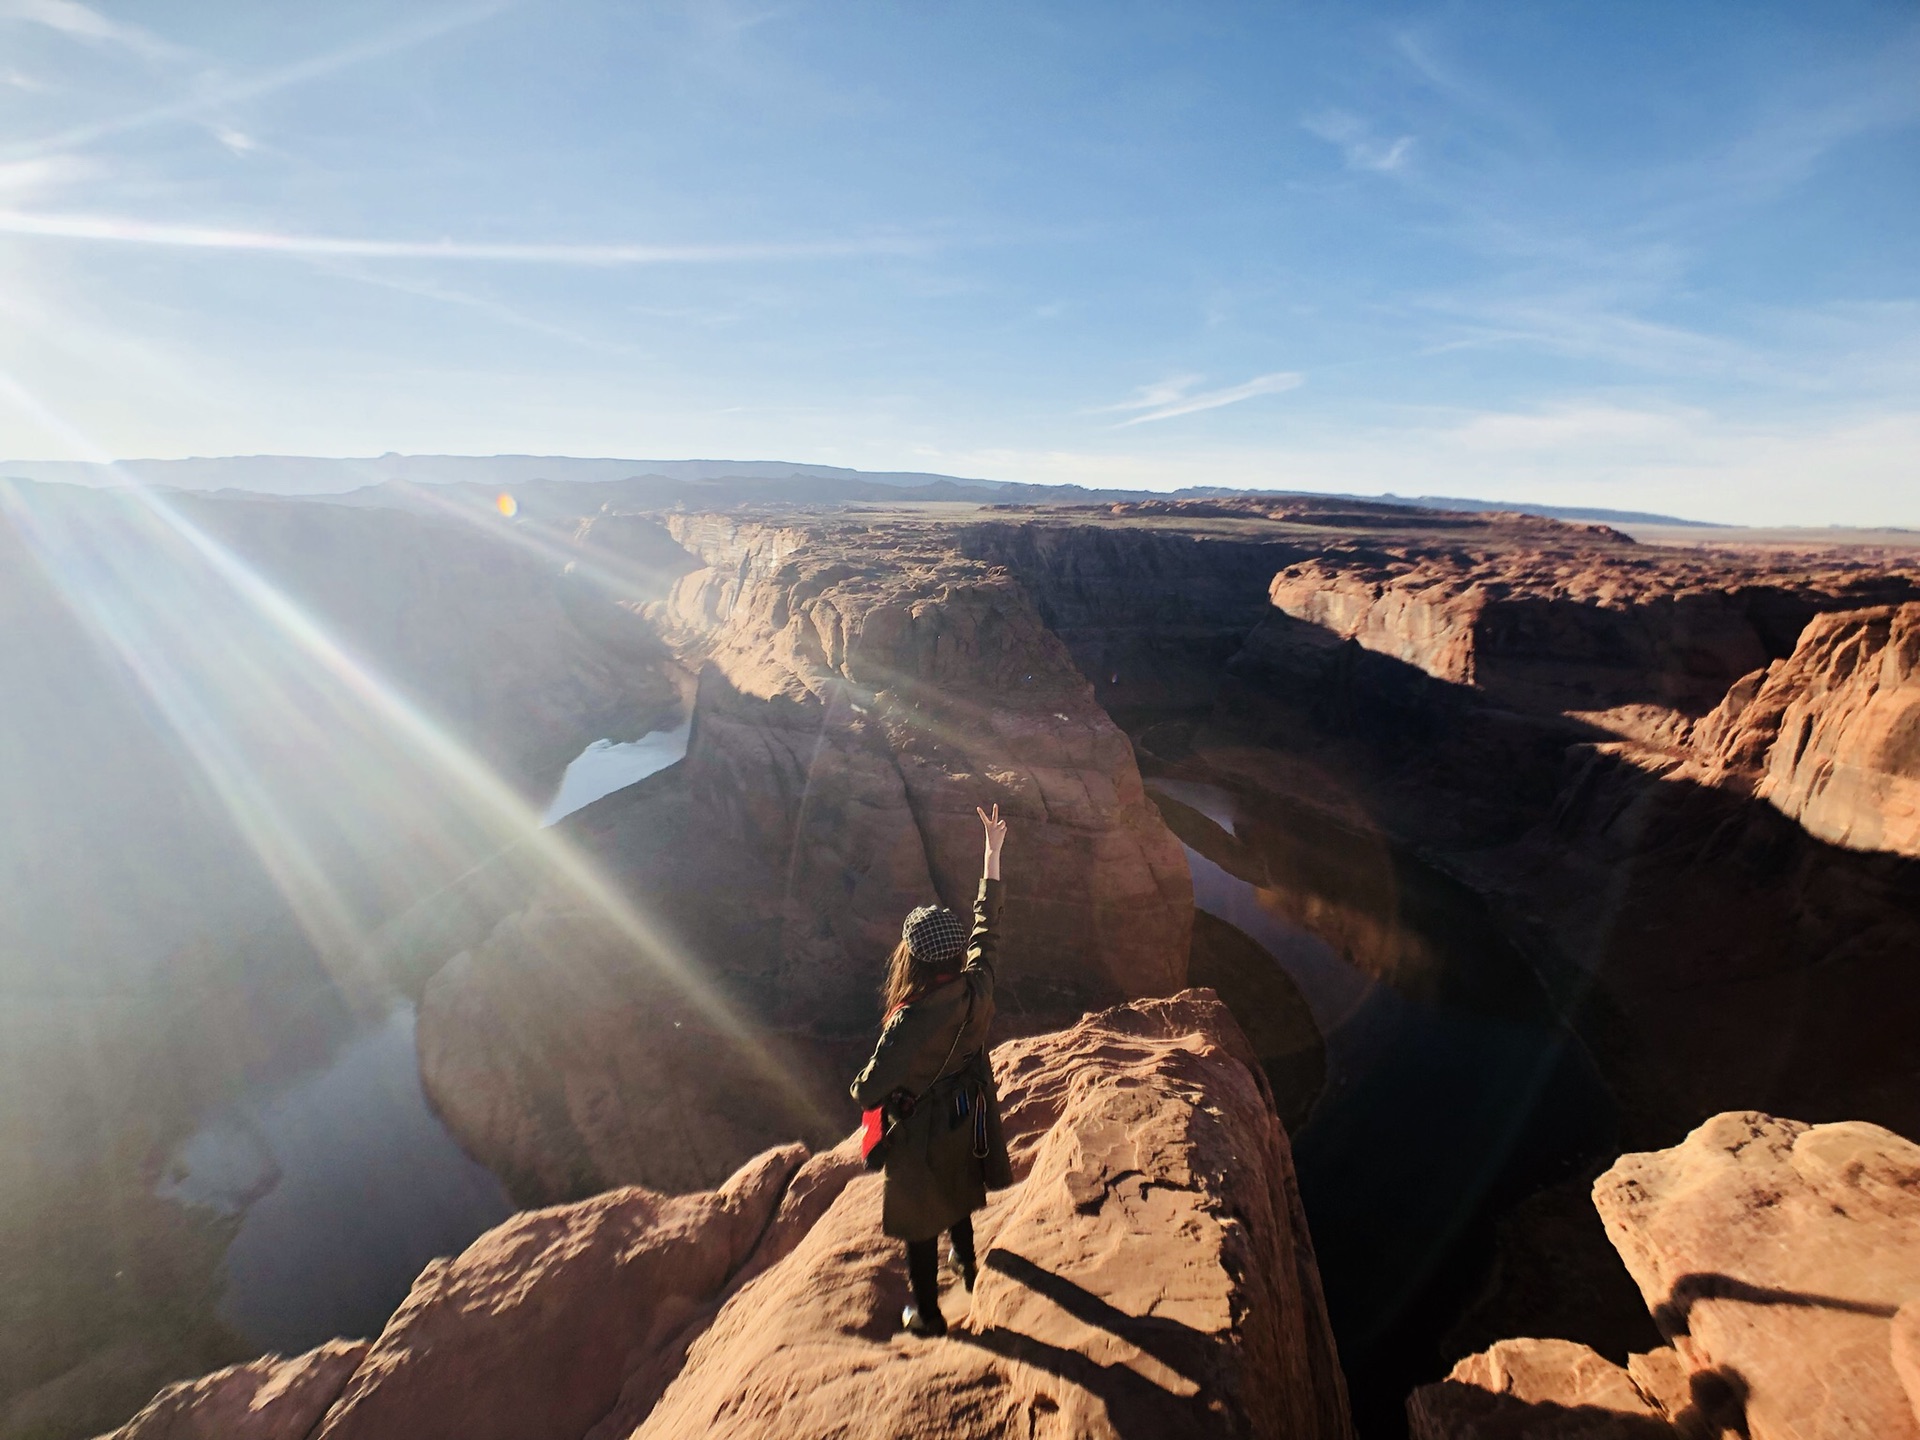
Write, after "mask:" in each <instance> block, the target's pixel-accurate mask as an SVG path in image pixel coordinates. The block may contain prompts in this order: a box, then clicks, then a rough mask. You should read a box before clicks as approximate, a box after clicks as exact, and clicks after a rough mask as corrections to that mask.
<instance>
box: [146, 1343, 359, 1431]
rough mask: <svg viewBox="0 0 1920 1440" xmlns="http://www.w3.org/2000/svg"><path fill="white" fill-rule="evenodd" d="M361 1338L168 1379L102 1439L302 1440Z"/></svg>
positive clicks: (330, 1399) (355, 1360)
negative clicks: (144, 1404)
mask: <svg viewBox="0 0 1920 1440" xmlns="http://www.w3.org/2000/svg"><path fill="white" fill-rule="evenodd" d="M369 1348H370V1347H369V1346H368V1344H367V1342H366V1341H364V1340H333V1341H329V1342H328V1343H327V1344H325V1345H322V1346H320V1347H319V1348H318V1349H315V1350H309V1351H308V1352H307V1353H306V1354H304V1355H296V1356H294V1357H293V1358H292V1359H291V1360H283V1359H282V1358H281V1357H280V1356H278V1355H268V1356H266V1357H264V1358H262V1359H259V1360H253V1361H249V1362H248V1363H247V1364H245V1365H232V1366H229V1367H228V1368H227V1369H225V1370H216V1371H215V1372H214V1373H213V1374H211V1375H203V1376H201V1377H200V1378H199V1379H198V1380H183V1381H181V1382H180V1383H179V1384H177V1385H169V1386H168V1387H167V1388H166V1389H164V1390H162V1391H161V1392H160V1393H159V1394H158V1395H156V1396H154V1398H153V1402H152V1403H151V1404H150V1405H148V1406H147V1407H146V1408H145V1409H144V1410H142V1411H141V1412H140V1413H139V1414H138V1415H136V1416H134V1417H133V1419H131V1420H129V1421H128V1422H127V1423H126V1424H125V1425H122V1426H121V1427H120V1428H119V1429H118V1430H116V1431H114V1432H113V1434H112V1436H111V1437H109V1440H307V1437H308V1436H309V1435H311V1434H312V1433H313V1429H314V1426H316V1425H317V1424H319V1422H320V1419H321V1417H322V1416H324V1415H325V1414H326V1413H327V1411H328V1409H329V1408H330V1407H331V1406H332V1405H333V1403H334V1401H335V1400H337V1399H338V1398H339V1396H340V1392H341V1390H343V1389H344V1388H345V1387H346V1384H347V1381H348V1380H349V1379H351V1378H352V1377H353V1375H354V1373H355V1372H356V1371H357V1370H358V1369H359V1368H360V1366H361V1365H362V1363H363V1362H364V1361H365V1360H366V1358H367V1351H368V1349H369Z"/></svg>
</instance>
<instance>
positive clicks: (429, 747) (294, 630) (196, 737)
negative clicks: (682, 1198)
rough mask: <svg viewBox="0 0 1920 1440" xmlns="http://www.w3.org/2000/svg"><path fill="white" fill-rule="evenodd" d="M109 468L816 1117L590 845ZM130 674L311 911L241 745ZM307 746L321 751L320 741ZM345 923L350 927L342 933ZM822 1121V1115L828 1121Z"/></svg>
mask: <svg viewBox="0 0 1920 1440" xmlns="http://www.w3.org/2000/svg"><path fill="white" fill-rule="evenodd" d="M0 395H4V396H6V397H7V398H9V399H11V400H12V401H13V402H14V403H15V404H17V405H20V406H21V407H22V408H24V409H27V410H29V411H30V412H31V413H33V414H35V415H36V416H37V417H38V418H39V419H40V421H41V423H42V424H44V425H45V426H47V427H48V428H49V429H50V430H52V431H53V432H54V433H57V434H60V435H61V436H62V437H63V438H65V439H67V440H68V442H69V444H70V445H72V447H73V448H74V449H76V450H78V451H79V452H81V453H83V454H88V455H94V456H98V455H99V451H98V450H97V448H96V447H94V446H92V445H91V444H90V443H88V442H87V441H86V439H85V437H84V436H82V435H80V434H79V433H78V432H77V431H75V430H73V429H72V427H70V426H68V425H66V424H65V422H64V421H62V420H61V419H60V418H59V417H58V416H56V415H54V414H52V413H51V412H49V411H48V410H46V408H45V407H44V406H42V405H40V404H39V402H38V401H37V400H36V399H35V398H34V397H33V396H32V395H31V394H30V393H29V392H28V391H27V390H26V389H25V388H24V387H23V386H21V385H20V384H19V383H18V382H17V381H16V380H15V379H13V377H11V376H8V375H6V374H4V373H0ZM99 463H103V464H108V465H112V462H111V461H108V460H105V459H104V458H101V459H100V460H99ZM113 468H114V472H115V474H116V478H118V479H120V480H121V481H122V483H123V486H124V488H123V489H122V490H120V491H118V492H116V494H115V496H114V497H112V499H113V501H114V502H116V503H117V502H119V501H122V500H125V501H130V502H132V503H133V504H134V505H135V506H137V507H138V509H139V511H140V512H141V514H143V515H144V516H146V517H148V518H149V519H150V520H151V521H152V522H153V523H154V524H155V525H156V526H157V527H158V528H159V531H160V533H161V534H162V535H163V536H164V537H165V538H166V539H167V540H168V541H169V542H170V543H171V545H172V546H173V547H174V550H175V553H181V552H185V553H188V554H191V555H192V556H194V557H196V558H197V559H198V560H199V561H200V562H202V564H203V565H204V566H205V567H206V569H207V571H208V572H209V573H210V574H211V575H213V576H215V577H217V578H218V579H219V580H220V581H221V582H222V584H223V587H224V589H225V590H226V591H227V592H228V593H229V595H230V596H231V597H232V598H233V599H237V600H239V601H241V602H242V603H243V605H244V611H243V612H242V613H246V614H248V615H250V616H252V617H256V618H257V619H259V620H260V621H262V622H264V623H265V625H266V626H267V627H268V628H269V629H270V630H271V631H272V632H273V633H274V635H275V636H276V637H277V639H278V640H279V641H280V642H282V643H283V644H286V645H291V647H292V648H293V652H294V653H295V654H296V655H297V656H298V657H299V658H300V659H302V660H303V661H304V662H305V663H306V665H307V666H309V667H311V669H312V671H313V672H314V673H315V674H317V675H318V676H322V677H325V679H326V680H327V681H329V682H330V684H331V685H332V686H333V687H334V688H335V689H337V691H338V693H339V694H340V695H341V696H343V697H345V698H347V699H349V700H351V701H352V702H355V704H356V705H357V707H358V708H359V709H361V710H362V711H363V712H364V713H365V714H366V715H368V716H370V717H371V718H372V719H373V720H374V721H376V722H377V723H378V725H379V727H380V729H381V731H382V732H383V733H384V734H386V735H388V736H391V737H394V738H397V739H398V740H400V741H401V742H402V743H403V746H404V748H405V750H406V751H407V752H408V753H409V754H410V755H411V756H412V757H413V758H414V759H415V760H417V761H418V762H419V763H421V764H422V765H423V766H424V767H425V768H426V769H427V771H428V772H429V773H430V774H432V775H435V776H437V777H438V779H439V780H440V781H441V782H442V783H444V784H445V785H446V786H447V787H448V788H449V790H450V793H451V795H452V796H453V798H454V799H455V800H456V801H457V802H458V803H459V804H460V805H461V807H462V809H463V812H464V815H465V817H466V819H467V820H468V821H469V822H470V823H472V824H474V825H476V826H477V828H479V829H480V830H482V831H483V832H484V833H492V834H494V835H496V836H500V837H502V838H503V839H510V838H513V837H518V839H519V842H520V843H522V844H524V845H525V847H526V849H527V851H528V853H529V854H530V855H532V856H533V857H534V858H535V859H536V861H537V862H538V864H539V867H540V871H541V873H542V875H543V876H544V877H545V878H547V879H549V880H551V881H553V882H554V883H555V884H557V885H558V886H559V887H560V889H561V891H562V892H563V893H564V894H566V895H568V896H569V897H570V898H571V899H572V900H573V902H574V903H576V904H579V905H581V906H582V907H583V908H584V909H585V910H586V911H587V912H588V913H590V914H592V915H594V916H595V917H596V918H597V919H599V920H601V921H603V922H605V923H607V924H609V925H610V926H612V928H613V929H614V930H615V931H616V932H617V933H618V934H619V935H620V937H621V938H622V939H624V940H625V941H627V942H628V943H629V944H631V945H632V946H633V947H634V948H635V950H636V951H637V952H638V953H639V954H640V955H641V956H643V957H644V958H645V959H646V960H647V961H648V962H649V963H651V964H652V965H653V966H655V967H656V968H657V969H658V970H659V972H660V973H661V974H662V975H663V976H664V977H665V978H666V979H668V980H669V982H670V983H672V984H673V985H674V987H675V988H676V989H677V990H678V991H679V992H680V993H681V994H682V995H683V996H684V997H685V998H686V999H687V1001H688V1002H689V1003H690V1004H691V1005H692V1007H693V1008H694V1009H695V1010H696V1011H697V1012H698V1013H699V1014H700V1015H701V1016H702V1017H703V1018H704V1019H706V1020H707V1021H708V1022H709V1023H711V1024H712V1025H713V1026H714V1027H715V1028H716V1029H717V1030H718V1031H719V1032H720V1033H721V1034H722V1035H723V1036H724V1037H725V1038H726V1039H727V1040H729V1041H731V1042H732V1043H733V1044H734V1045H735V1046H736V1048H737V1049H738V1051H739V1053H740V1054H741V1056H742V1057H743V1058H745V1059H746V1061H747V1062H748V1063H749V1064H750V1065H751V1066H753V1067H754V1068H755V1069H756V1071H757V1072H758V1073H759V1074H760V1075H761V1077H762V1078H763V1079H764V1080H766V1081H767V1082H768V1083H769V1084H771V1085H775V1086H777V1087H778V1088H779V1089H780V1090H782V1091H783V1092H785V1093H786V1094H788V1095H789V1097H790V1098H791V1099H792V1100H793V1101H794V1102H795V1103H796V1105H797V1107H798V1108H799V1109H800V1110H801V1112H802V1113H804V1114H807V1115H809V1116H810V1117H811V1118H814V1119H815V1120H816V1121H825V1117H824V1116H822V1115H821V1112H820V1111H819V1110H818V1108H817V1106H816V1105H815V1104H814V1102H813V1100H812V1097H811V1096H809V1095H808V1094H807V1093H806V1092H805V1090H804V1088H803V1087H802V1086H801V1085H800V1084H799V1083H798V1082H797V1081H796V1079H795V1077H794V1076H793V1075H792V1074H791V1073H789V1072H788V1071H787V1070H785V1069H784V1068H782V1067H780V1066H779V1065H778V1064H776V1063H775V1062H774V1060H773V1058H772V1057H771V1056H770V1055H768V1054H767V1053H766V1050H765V1048H764V1045H763V1041H762V1037H760V1036H758V1035H757V1034H756V1033H755V1031H754V1029H753V1028H752V1027H751V1026H749V1025H748V1024H747V1023H746V1022H745V1021H743V1020H742V1019H741V1018H740V1017H739V1016H738V1015H736V1014H735V1012H734V1010H733V1008H732V1006H731V1005H730V1004H729V1003H728V1002H727V1001H726V999H725V998H724V997H723V996H722V995H721V994H720V993H719V992H718V991H717V990H716V989H715V987H714V986H713V985H712V984H711V983H709V982H708V981H707V980H706V978H705V977H704V976H702V975H701V974H700V973H699V971H698V970H697V968H696V967H695V965H694V964H693V963H692V962H691V961H690V960H689V959H688V958H687V957H686V956H685V955H683V954H682V953H681V952H680V950H679V947H678V946H677V945H676V944H675V943H673V941H672V940H671V939H670V938H669V937H668V936H666V935H665V934H664V933H662V932H661V930H660V929H659V928H658V927H657V926H656V925H654V924H652V923H651V922H650V921H649V920H648V919H647V918H646V917H644V916H643V915H641V914H640V913H639V911H638V910H636V909H635V907H634V906H633V905H632V904H631V903H630V902H629V901H628V900H627V898H626V897H625V896H624V895H623V894H621V893H620V891H619V890H618V889H617V888H616V887H615V886H614V885H613V884H612V883H611V882H610V881H609V880H608V879H607V878H606V877H605V876H603V875H602V874H601V873H600V871H599V869H598V867H597V866H596V865H595V864H594V863H593V862H592V861H591V859H590V858H589V857H588V856H586V855H585V854H584V853H583V852H581V851H580V850H579V849H578V848H577V847H575V846H573V845H572V844H570V843H569V842H567V841H566V840H565V838H564V837H563V836H562V835H561V834H559V833H558V832H556V831H555V830H554V829H551V828H544V827H542V826H541V825H540V823H539V821H540V816H539V813H538V812H537V811H536V810H534V809H533V808H532V807H531V806H529V805H528V804H527V803H526V802H525V801H524V800H523V799H521V797H520V796H519V795H518V794H517V793H516V792H515V791H514V790H513V788H512V787H511V786H509V785H508V784H507V783H506V782H505V781H503V780H502V779H501V778H500V777H499V776H498V775H496V774H495V773H494V772H493V771H492V770H491V768H490V767H488V766H487V765H486V763H485V762H484V761H482V760H481V759H479V757H478V756H476V755H474V754H473V753H472V752H470V751H469V750H467V749H466V747H465V746H463V745H462V744H461V743H460V742H459V741H457V740H456V739H455V738H454V737H453V736H452V735H451V734H450V733H448V732H447V731H446V730H445V729H443V728H442V727H441V726H440V725H439V724H438V723H436V722H435V721H433V720H432V719H430V718H429V717H428V716H427V715H426V714H425V712H424V711H422V710H421V709H419V708H418V707H417V706H415V705H414V704H413V703H412V702H410V701H408V700H407V699H406V698H405V697H403V696H402V695H401V694H400V693H399V692H398V691H397V690H396V689H394V688H393V687H392V686H391V685H390V684H388V683H387V682H386V681H384V680H383V679H382V678H381V677H380V676H378V675H377V674H376V673H375V672H374V671H373V670H372V669H371V668H369V667H368V666H366V665H364V664H362V663H360V662H359V661H357V660H356V659H355V658H354V657H353V656H352V655H350V654H349V653H348V652H347V651H346V650H345V649H344V648H343V647H342V646H341V645H340V644H339V643H338V642H337V641H335V640H334V639H333V638H332V636H331V635H329V634H328V633H327V631H326V630H325V629H324V628H323V627H322V626H321V625H320V624H319V623H318V622H317V621H316V620H315V619H314V618H313V617H312V616H310V615H308V614H307V613H306V611H305V610H303V609H302V608H301V607H300V606H299V605H298V604H296V603H295V602H294V601H293V600H292V599H291V598H290V597H289V596H287V595H286V594H284V593H283V592H281V591H280V590H279V589H278V588H277V587H275V586H274V585H273V584H271V583H270V582H269V581H268V580H267V579H266V578H265V577H264V576H263V575H261V574H260V573H259V572H258V571H257V570H256V569H254V568H253V567H252V566H251V565H249V564H247V563H246V562H245V561H244V560H242V559H241V558H240V557H239V556H238V555H236V554H235V553H233V552H232V551H231V550H229V549H227V548H226V547H225V546H224V545H222V544H220V543H219V542H218V541H217V540H215V539H214V538H213V537H212V536H211V535H209V534H207V533H206V532H205V531H204V530H202V529H200V528H199V527H198V526H196V525H194V524H193V523H192V522H191V521H189V520H188V519H187V518H186V517H185V516H184V515H182V514H181V513H180V512H179V511H178V510H177V508H176V507H175V506H173V505H172V504H170V503H168V501H167V500H166V499H165V498H163V497H162V496H161V495H159V494H157V493H156V492H154V491H153V490H152V489H150V488H149V487H148V486H147V485H146V484H145V483H144V482H142V481H141V480H140V479H139V478H138V477H137V476H135V475H134V474H132V473H131V472H128V471H124V470H120V469H119V467H117V466H114V467H113ZM103 498H104V497H103ZM23 533H25V534H26V535H27V536H28V538H29V539H30V540H31V539H32V538H33V531H32V529H31V528H29V529H28V530H27V531H25V532H23ZM72 559H73V555H72V553H71V551H70V549H69V551H67V552H49V553H48V554H47V557H46V560H45V561H44V562H43V563H48V565H49V574H50V576H51V578H52V579H53V580H54V582H55V583H56V585H58V586H59V587H60V589H61V591H62V593H63V595H64V597H65V598H66V599H67V601H68V603H69V604H70V605H72V606H74V608H75V613H76V614H77V615H79V616H80V617H81V618H82V619H83V621H86V622H87V623H88V624H89V627H90V628H91V629H92V630H93V631H94V632H95V633H97V634H99V635H100V636H101V638H102V639H103V640H104V641H105V642H106V643H107V644H108V646H109V647H110V648H111V649H112V650H113V651H114V652H115V653H117V654H119V655H121V656H122V657H123V658H132V659H133V660H135V661H136V662H140V661H142V660H143V657H141V656H140V655H139V654H138V653H137V652H138V649H139V647H140V645H141V643H143V640H144V637H142V636H140V635H139V634H138V633H137V632H130V631H129V629H128V627H127V625H126V623H125V620H124V617H123V616H121V615H119V614H117V613H113V612H112V611H110V610H109V611H103V610H102V608H101V606H102V604H103V603H104V601H103V599H102V596H100V595H89V594H88V593H86V591H85V585H86V582H87V580H88V579H90V578H92V577H91V576H90V575H89V572H88V571H87V569H86V568H85V567H80V568H77V569H76V568H74V567H73V566H72V565H71V564H69V565H67V566H66V567H65V568H62V566H61V564H60V561H62V560H67V561H69V562H70V561H71V560H72ZM229 604H230V602H229ZM216 613H217V612H216ZM209 618H210V617H209ZM229 623H231V622H230V621H229ZM135 675H136V678H139V679H141V681H142V683H143V684H145V683H148V682H150V681H151V682H153V683H155V684H158V685H159V687H160V688H159V690H158V691H157V692H155V698H156V700H157V701H158V702H160V703H161V706H162V711H163V714H165V715H166V717H167V719H168V720H169V723H170V724H173V725H175V726H176V727H186V728H184V729H182V731H181V734H182V738H183V740H185V741H186V742H187V743H188V745H189V746H190V748H191V749H192V753H193V754H194V755H195V758H196V759H197V760H199V761H201V762H202V763H203V764H206V765H209V766H211V767H213V771H212V772H210V773H213V778H214V781H215V784H216V786H217V788H218V792H219V793H220V795H221V797H222V799H223V801H224V802H227V803H229V804H230V805H233V806H236V807H238V808H237V809H236V810H235V819H236V821H237V822H238V823H240V824H241V826H242V828H243V833H244V834H245V835H246V836H247V837H248V838H249V840H250V841H252V840H256V839H257V840H258V841H259V843H260V844H261V845H263V846H264V847H265V852H266V853H263V855H262V859H263V861H264V862H266V863H268V864H269V865H270V867H273V873H274V875H275V878H276V879H277V880H278V879H284V880H285V881H286V883H287V884H288V885H290V886H292V887H294V893H295V895H297V896H298V898H299V903H300V905H302V906H304V907H306V908H307V909H308V910H309V911H312V909H313V907H314V906H315V904H316V903H319V902H317V901H316V896H322V897H324V896H325V895H326V894H327V893H328V889H329V887H328V885H327V883H326V880H325V877H324V875H321V876H320V878H319V880H318V881H317V882H314V881H313V880H312V876H311V875H310V873H309V871H308V869H307V868H306V867H305V866H303V865H302V864H301V863H300V862H299V859H298V850H297V848H296V849H293V850H290V851H287V852H285V853H283V852H282V850H281V848H280V846H281V841H282V838H283V832H281V831H279V830H277V829H276V819H277V817H276V816H275V815H274V814H273V813H272V811H271V809H264V810H263V809H258V808H254V802H255V800H256V798H257V794H256V790H255V788H254V786H253V785H252V784H251V783H250V782H249V780H248V779H247V778H246V776H245V775H244V771H245V768H246V762H245V759H244V757H238V758H236V757H234V756H232V755H230V754H228V753H226V752H225V751H224V750H223V749H221V748H220V747H219V746H218V745H216V744H213V743H211V742H210V741H209V740H208V738H207V735H208V733H217V732H218V728H219V727H218V725H217V724H216V725H214V726H213V727H212V730H211V732H209V731H203V730H202V729H200V728H198V727H200V726H201V725H203V724H204V723H205V720H206V717H205V716H204V715H202V714H201V713H199V712H197V711H196V710H195V709H194V708H193V707H192V706H190V705H187V704H184V703H183V702H182V698H181V696H180V693H179V688H180V687H179V685H178V684H177V681H176V677H175V676H173V675H172V674H170V673H168V672H167V671H166V670H165V669H164V668H162V669H156V668H155V667H154V665H153V664H152V663H137V664H136V667H135ZM316 753H317V754H325V753H326V752H325V748H324V744H323V746H322V748H321V749H319V750H318V751H317V752H316ZM309 883H313V884H314V885H315V888H314V889H313V890H312V891H307V890H304V889H301V888H300V887H302V886H305V885H307V884H309ZM293 899H294V896H293V895H290V896H289V900H290V903H292V902H293ZM325 908H326V907H325V905H324V904H322V906H321V913H320V914H319V915H318V916H317V918H316V925H317V926H318V928H319V932H320V934H321V935H322V936H331V937H334V943H339V942H338V938H337V935H336V934H335V932H334V931H333V930H332V928H331V923H330V917H329V916H328V915H327V914H326V913H325ZM353 928H354V927H349V934H351V933H352V930H353ZM825 1123H826V1124H827V1125H831V1121H825Z"/></svg>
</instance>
